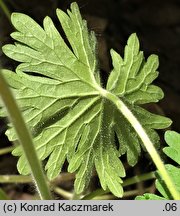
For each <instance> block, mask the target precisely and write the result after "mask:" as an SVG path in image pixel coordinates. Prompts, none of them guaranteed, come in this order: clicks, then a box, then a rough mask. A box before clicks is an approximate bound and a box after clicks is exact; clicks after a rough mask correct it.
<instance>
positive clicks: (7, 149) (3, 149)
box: [0, 146, 14, 155]
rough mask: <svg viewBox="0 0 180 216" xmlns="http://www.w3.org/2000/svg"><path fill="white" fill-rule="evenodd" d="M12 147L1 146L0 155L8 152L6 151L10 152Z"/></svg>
mask: <svg viewBox="0 0 180 216" xmlns="http://www.w3.org/2000/svg"><path fill="white" fill-rule="evenodd" d="M13 149H14V147H13V146H10V147H7V148H2V149H0V155H4V154H8V153H10V152H12V150H13Z"/></svg>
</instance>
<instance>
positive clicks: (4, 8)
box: [0, 0, 11, 22]
mask: <svg viewBox="0 0 180 216" xmlns="http://www.w3.org/2000/svg"><path fill="white" fill-rule="evenodd" d="M0 7H1V9H2V10H3V11H4V13H5V15H6V17H7V18H8V20H9V21H10V22H11V13H10V11H9V9H8V7H7V6H6V4H5V3H4V2H3V0H0Z"/></svg>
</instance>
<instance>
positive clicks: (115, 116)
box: [0, 3, 171, 197]
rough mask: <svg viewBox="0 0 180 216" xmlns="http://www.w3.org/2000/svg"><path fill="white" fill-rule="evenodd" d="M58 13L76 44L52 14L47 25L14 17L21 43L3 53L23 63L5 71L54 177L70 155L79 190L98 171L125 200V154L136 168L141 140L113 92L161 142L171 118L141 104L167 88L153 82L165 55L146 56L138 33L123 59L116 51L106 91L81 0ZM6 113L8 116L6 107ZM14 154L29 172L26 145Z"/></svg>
mask: <svg viewBox="0 0 180 216" xmlns="http://www.w3.org/2000/svg"><path fill="white" fill-rule="evenodd" d="M57 16H58V18H59V21H60V23H61V26H62V28H63V30H64V33H65V35H66V37H67V39H68V42H69V45H70V46H68V45H67V44H66V43H65V41H64V40H63V38H62V37H61V35H60V34H59V32H58V30H57V29H56V27H55V26H54V24H53V22H52V20H51V19H50V18H49V17H46V18H45V19H44V22H43V28H42V27H41V26H40V25H38V24H37V23H36V22H35V21H34V20H33V19H32V18H30V17H29V16H27V15H24V14H21V13H13V14H12V23H13V25H14V27H15V28H16V29H17V31H16V32H14V33H12V34H11V36H12V38H13V39H14V40H16V42H15V44H14V45H5V46H4V47H3V51H4V53H5V54H6V55H7V56H9V57H10V58H12V59H14V60H16V61H18V62H20V64H19V66H18V67H17V68H16V72H15V73H13V72H12V71H9V70H3V74H4V76H5V77H6V80H7V81H8V83H9V85H10V87H11V88H12V90H13V92H14V95H15V97H16V100H17V102H18V104H19V106H20V108H21V110H22V112H23V115H24V118H25V121H26V123H27V124H28V126H29V129H30V130H31V132H32V134H33V137H34V142H35V147H36V150H37V154H38V156H39V158H40V159H41V160H44V159H46V158H48V162H47V163H46V166H45V169H46V170H47V176H48V178H49V179H53V178H55V177H56V176H57V175H58V174H59V173H60V171H61V169H62V166H63V164H64V161H65V160H66V159H67V160H68V162H69V166H68V171H69V172H76V180H75V190H76V192H77V193H81V192H82V191H83V190H84V188H85V187H87V185H88V182H89V180H90V176H91V173H92V171H93V169H94V168H95V169H96V171H97V174H98V176H99V179H100V183H101V185H102V188H103V189H104V190H105V189H107V188H109V189H110V190H111V191H112V193H114V194H115V195H116V196H119V197H121V196H122V195H123V189H122V186H121V183H122V179H121V178H122V177H125V170H124V166H123V164H122V162H121V160H120V158H119V157H120V156H121V155H122V154H127V160H128V163H129V164H130V165H132V166H133V165H135V164H136V163H137V161H138V157H139V155H140V153H141V145H142V143H141V141H140V139H139V137H138V135H137V133H136V132H135V130H134V129H133V127H132V125H131V124H130V123H129V122H128V120H127V119H126V118H125V117H124V116H123V115H122V113H121V112H120V110H119V109H118V108H117V107H116V104H115V103H114V102H113V101H111V99H109V98H108V99H107V97H106V96H107V94H111V95H112V94H113V95H114V96H115V97H116V100H121V101H122V102H123V103H124V104H125V105H126V106H127V107H128V108H129V109H130V110H131V112H132V113H133V114H134V115H135V116H136V118H137V119H138V120H139V122H140V123H141V125H142V126H143V128H144V129H145V131H146V132H147V133H148V134H149V137H150V139H151V140H152V142H153V143H154V144H155V145H157V146H158V143H159V137H158V135H157V133H156V132H155V130H154V129H161V128H165V127H167V126H169V125H170V124H171V121H170V120H169V119H168V118H165V117H162V116H159V115H155V114H152V113H150V112H148V111H146V110H145V109H144V108H142V107H140V106H139V105H141V104H145V103H150V102H157V101H158V100H160V99H161V98H162V97H163V92H162V90H161V89H160V88H159V87H157V86H154V85H152V84H151V83H152V81H153V80H154V79H155V78H156V77H157V75H158V72H157V71H156V70H157V67H158V58H157V56H155V55H151V56H150V57H149V58H148V59H147V61H145V59H144V56H143V52H142V51H139V41H138V38H137V36H136V34H132V35H131V36H130V37H129V39H128V42H127V45H126V47H125V51H124V58H122V57H121V56H120V55H119V54H117V53H116V52H115V51H114V50H111V56H112V62H113V70H112V72H111V74H110V76H109V79H108V83H107V89H103V88H102V87H101V85H100V81H99V70H98V64H97V56H96V38H95V36H94V33H93V32H89V31H88V29H87V24H86V21H84V20H82V18H81V15H80V12H79V8H78V6H77V4H76V3H73V4H72V5H71V11H70V10H68V11H67V13H64V12H63V11H61V10H59V9H58V10H57ZM0 115H1V116H7V113H6V111H5V109H4V108H3V107H2V108H1V110H0ZM9 126H10V127H9V129H8V130H7V132H6V134H7V136H8V138H9V139H10V140H11V141H15V140H17V136H16V134H15V131H14V129H13V128H12V126H11V124H10V125H9ZM116 138H117V140H118V142H119V146H118V147H117V145H116V142H115V140H116ZM142 147H144V146H143V145H142ZM13 155H16V156H20V159H19V161H18V170H19V172H20V173H21V174H29V172H30V170H29V167H28V165H27V162H26V160H25V156H24V155H23V152H22V149H21V147H20V146H18V147H17V148H16V149H15V150H14V151H13Z"/></svg>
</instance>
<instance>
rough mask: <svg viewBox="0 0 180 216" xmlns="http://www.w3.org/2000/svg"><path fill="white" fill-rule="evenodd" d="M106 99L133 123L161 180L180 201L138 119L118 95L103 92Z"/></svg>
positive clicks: (179, 196) (179, 195)
mask: <svg viewBox="0 0 180 216" xmlns="http://www.w3.org/2000/svg"><path fill="white" fill-rule="evenodd" d="M101 92H102V94H103V96H104V97H106V98H107V99H108V100H110V101H112V102H113V103H114V104H115V105H116V107H117V109H118V110H119V111H120V112H121V113H122V114H123V115H124V117H125V118H126V119H127V120H128V121H129V122H130V123H131V125H132V127H133V128H134V130H135V131H136V132H137V134H138V135H139V137H140V139H141V140H142V142H143V144H144V146H145V147H146V150H147V152H148V153H149V154H150V156H151V158H152V160H153V162H154V163H155V165H156V167H157V169H158V170H159V173H160V175H161V178H162V179H163V180H164V182H165V184H166V185H167V187H168V189H169V191H170V193H171V195H172V197H173V198H174V199H175V200H180V194H179V193H178V191H177V190H176V187H175V185H174V183H173V181H172V180H171V178H170V176H169V174H168V172H167V170H166V168H165V166H164V164H163V162H162V160H161V158H160V156H159V154H158V152H157V151H156V149H155V147H154V145H153V143H152V142H151V140H150V138H149V136H148V135H147V133H146V132H145V130H144V129H143V127H142V125H141V124H140V122H139V121H138V120H137V118H136V117H135V116H134V115H133V113H132V112H131V111H130V110H129V109H128V107H127V106H126V105H125V104H124V103H123V101H121V100H120V99H119V98H118V97H117V96H116V95H114V94H112V93H110V92H108V91H106V90H103V91H102V90H101Z"/></svg>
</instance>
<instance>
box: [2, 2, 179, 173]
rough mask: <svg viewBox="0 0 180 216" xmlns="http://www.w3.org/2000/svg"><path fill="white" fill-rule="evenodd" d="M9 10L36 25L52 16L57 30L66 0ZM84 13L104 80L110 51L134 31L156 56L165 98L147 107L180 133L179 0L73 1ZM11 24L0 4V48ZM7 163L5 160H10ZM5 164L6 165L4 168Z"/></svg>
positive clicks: (12, 66) (147, 51) (12, 64)
mask: <svg viewBox="0 0 180 216" xmlns="http://www.w3.org/2000/svg"><path fill="white" fill-rule="evenodd" d="M4 2H5V3H6V5H7V6H8V8H9V10H10V11H11V12H22V13H26V14H28V15H30V16H31V17H32V18H33V19H35V20H36V21H37V22H38V23H39V24H42V20H43V18H44V17H45V16H46V15H48V16H50V17H51V18H52V19H53V21H54V23H55V24H56V26H57V28H58V29H59V30H60V29H61V27H60V24H59V22H58V20H57V17H56V14H55V10H56V8H60V9H63V10H65V11H66V10H67V8H69V7H70V3H71V2H73V1H70V0H38V1H37V0H31V1H21V0H4ZM77 3H78V5H79V7H80V11H81V13H82V16H83V17H84V18H85V19H86V20H87V23H88V26H89V29H90V30H93V31H95V33H96V36H97V39H98V55H99V65H100V69H101V74H102V80H103V81H104V82H105V81H106V79H107V76H108V74H109V72H110V70H111V68H112V65H111V61H110V55H109V50H110V49H111V48H114V49H115V50H116V51H118V52H119V53H121V55H123V49H124V46H125V44H126V41H127V38H128V37H129V35H130V34H131V33H133V32H136V33H137V35H138V37H139V40H140V44H141V50H143V51H144V54H145V56H146V57H147V56H149V55H150V54H152V53H154V54H157V55H158V56H159V60H160V66H159V77H158V79H157V80H156V81H155V83H156V84H157V85H159V86H160V87H161V88H162V89H163V91H164V93H165V97H164V99H163V100H162V101H160V102H159V103H158V106H156V107H154V106H153V105H152V106H150V109H152V110H155V112H157V113H160V114H164V115H166V116H168V117H170V118H171V119H172V120H173V125H172V126H171V129H172V130H176V131H178V132H180V108H179V107H180V0H77ZM12 31H13V27H12V25H11V23H10V22H9V20H8V19H7V17H6V16H5V14H4V13H3V11H2V10H1V8H0V47H1V46H2V45H4V44H6V43H12V40H11V38H10V36H9V34H10V33H11V32H12ZM0 64H1V66H2V67H3V68H8V69H12V70H14V69H15V67H16V65H17V63H16V62H14V61H12V60H10V59H8V58H7V57H6V56H5V55H3V53H2V51H1V49H0ZM5 129H6V125H5V124H4V122H3V121H0V140H1V146H2V147H3V146H6V145H7V143H8V142H7V138H6V137H5V136H4V131H5ZM8 163H9V164H8ZM4 165H5V166H4ZM7 165H9V166H8V172H9V173H16V172H17V171H16V170H15V165H16V159H15V158H14V159H13V158H12V157H11V160H8V159H7V156H6V158H5V159H4V160H2V159H1V163H0V170H1V173H2V174H3V173H4V174H6V173H7V168H4V167H7Z"/></svg>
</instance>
